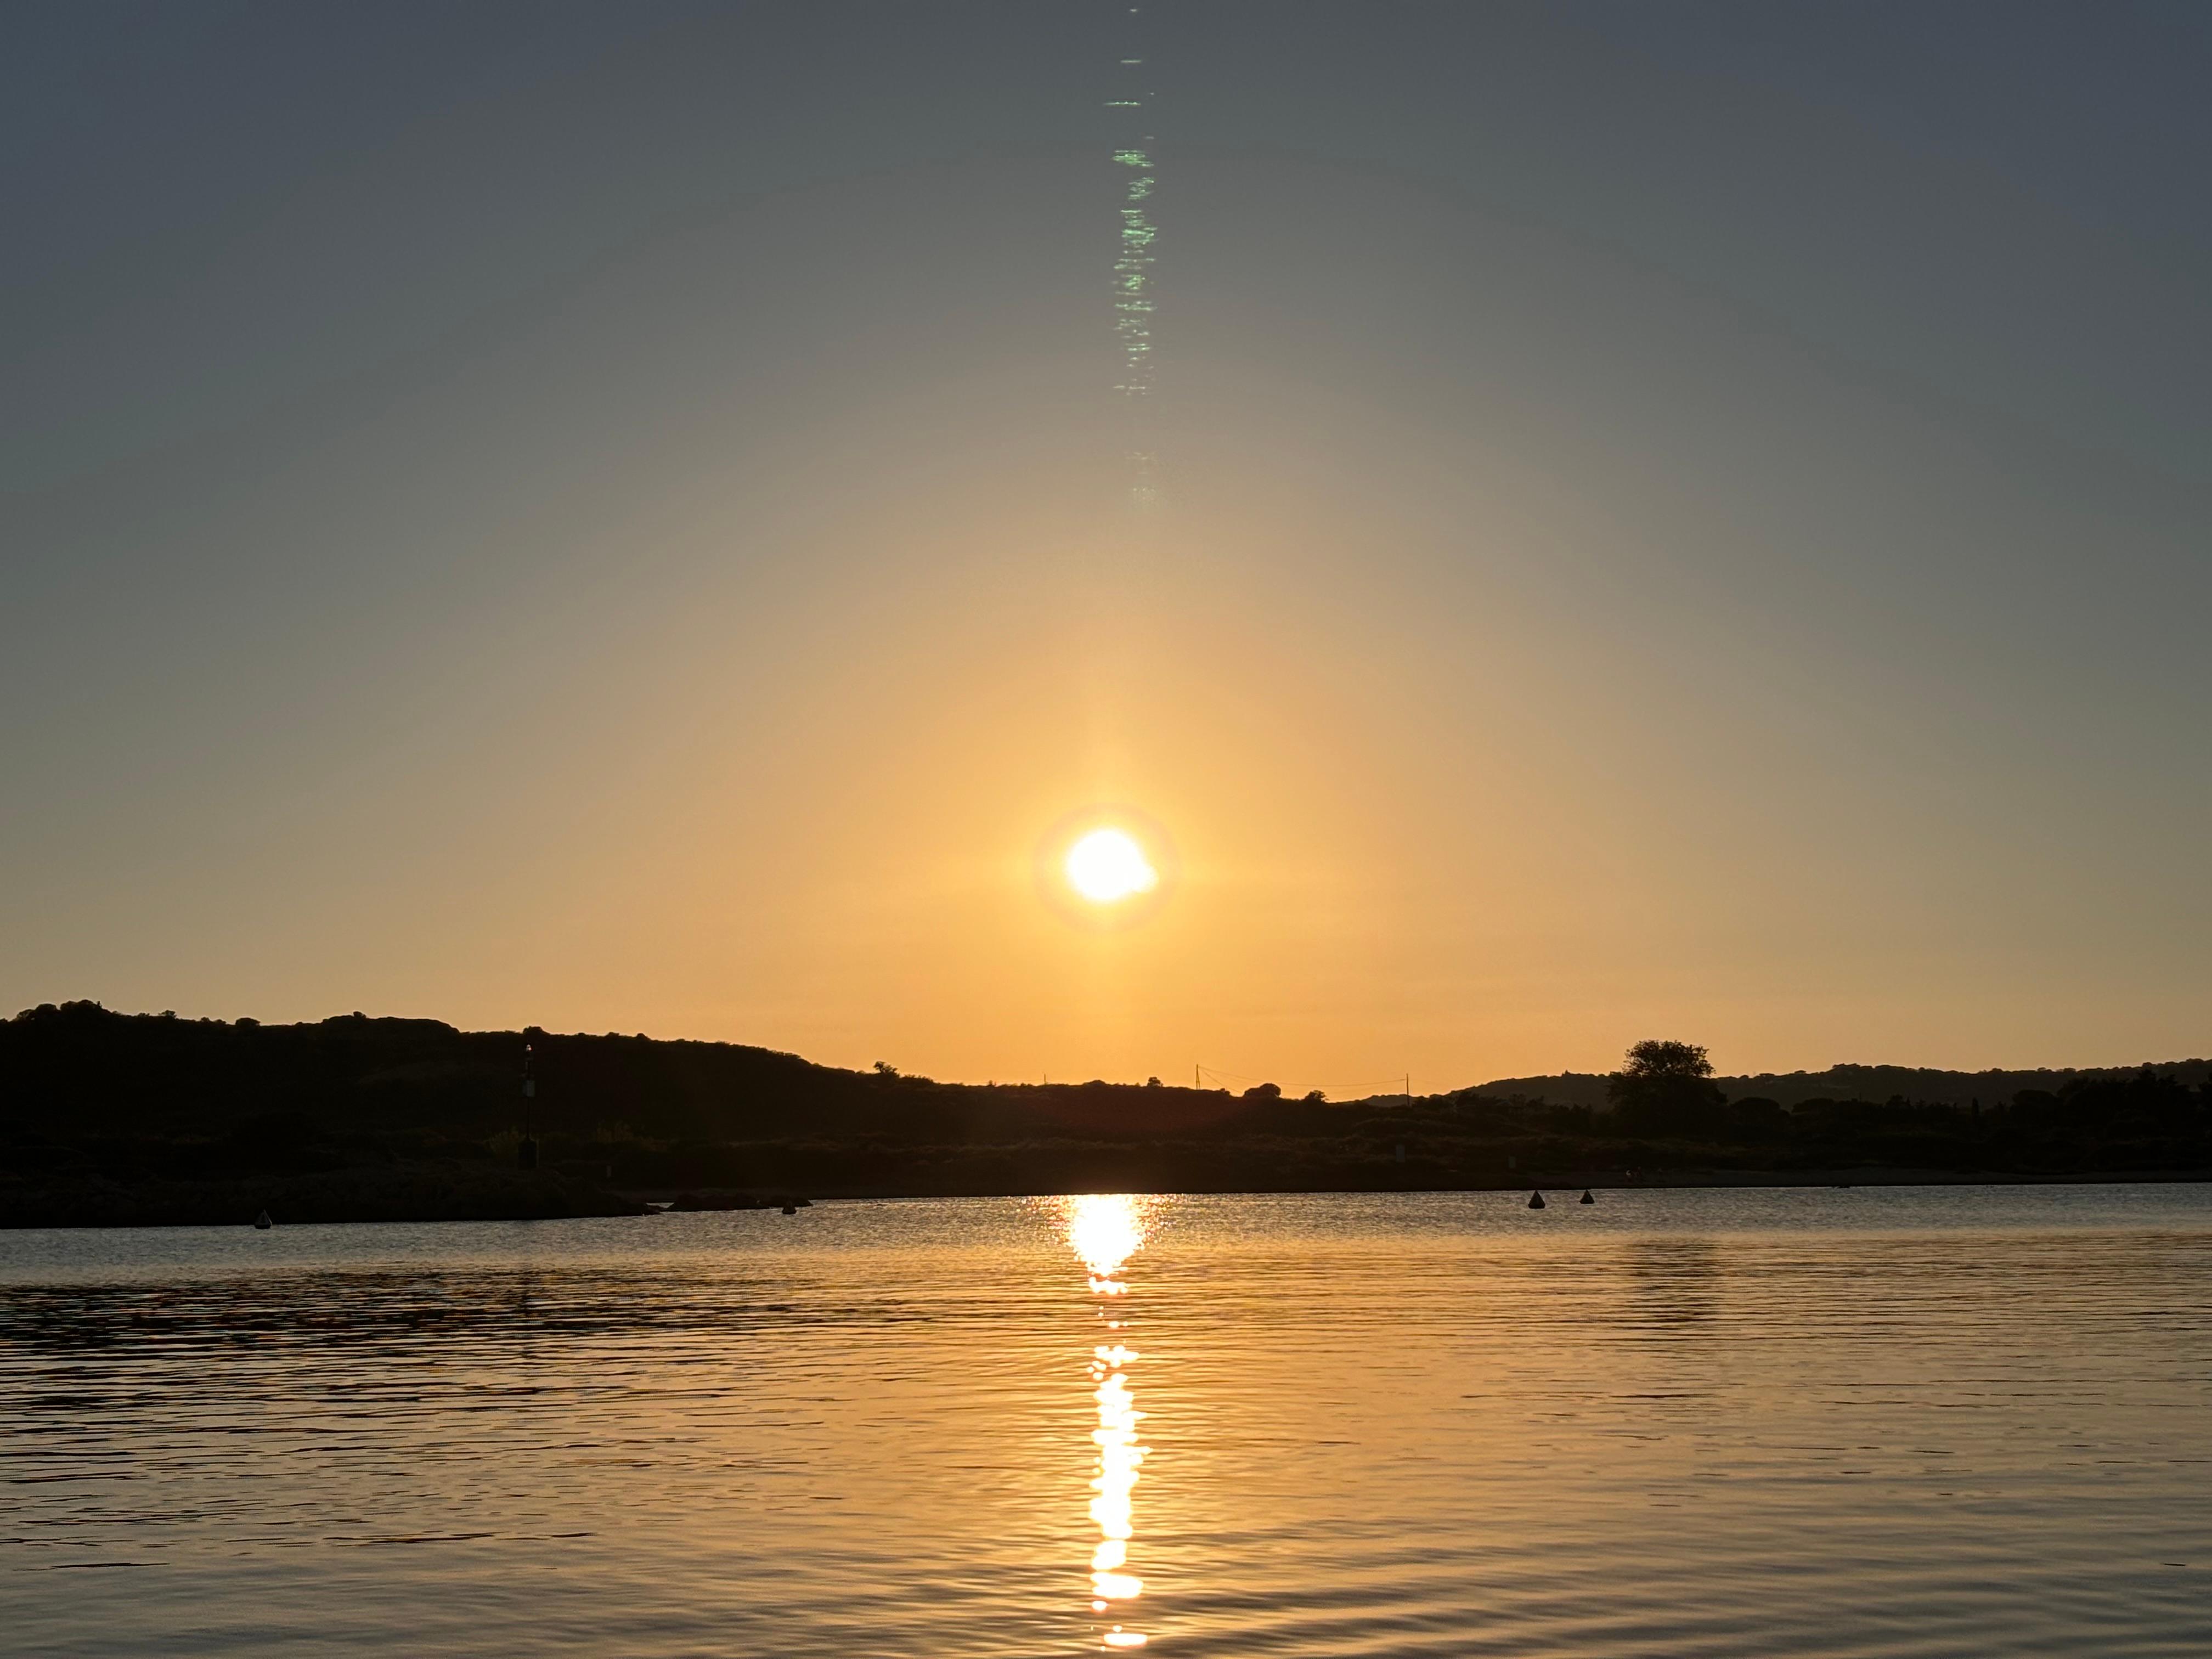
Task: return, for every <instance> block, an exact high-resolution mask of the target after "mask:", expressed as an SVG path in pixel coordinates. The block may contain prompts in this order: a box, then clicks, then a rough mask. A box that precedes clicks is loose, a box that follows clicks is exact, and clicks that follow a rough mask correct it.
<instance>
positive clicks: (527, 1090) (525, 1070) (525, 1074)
mask: <svg viewBox="0 0 2212 1659" xmlns="http://www.w3.org/2000/svg"><path fill="white" fill-rule="evenodd" d="M530 1050H531V1045H530V1044H529V1043H527V1042H526V1043H524V1044H523V1045H522V1145H520V1146H518V1147H516V1148H515V1149H514V1152H515V1161H516V1162H517V1163H518V1164H520V1165H521V1167H522V1168H524V1169H526V1170H534V1169H536V1168H537V1167H538V1143H537V1142H536V1141H534V1140H532V1139H531V1138H530V1103H531V1102H532V1101H533V1100H535V1099H537V1098H538V1079H536V1078H534V1077H532V1075H531V1074H530Z"/></svg>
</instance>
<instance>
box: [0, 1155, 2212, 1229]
mask: <svg viewBox="0 0 2212 1659" xmlns="http://www.w3.org/2000/svg"><path fill="white" fill-rule="evenodd" d="M499 1173H500V1175H501V1176H512V1177H513V1178H512V1179H511V1180H503V1181H501V1182H500V1183H499V1190H498V1191H497V1192H495V1193H487V1192H484V1191H482V1190H481V1189H479V1190H478V1191H476V1192H473V1193H466V1192H461V1191H458V1190H455V1189H454V1188H452V1187H451V1186H449V1185H446V1184H443V1183H440V1182H436V1181H435V1179H431V1180H425V1179H422V1177H421V1176H420V1175H419V1174H418V1175H417V1176H416V1178H415V1179H412V1180H407V1181H404V1182H398V1183H387V1184H386V1186H385V1188H384V1189H383V1190H380V1191H379V1192H376V1193H375V1194H373V1195H370V1194H361V1193H358V1192H356V1193H350V1194H349V1193H344V1192H332V1191H329V1190H325V1191H323V1192H321V1193H319V1194H313V1196H312V1197H308V1198H307V1201H304V1202H302V1201H301V1199H302V1197H303V1194H301V1193H300V1192H299V1191H297V1190H296V1189H295V1190H294V1191H293V1192H291V1193H290V1194H287V1193H285V1192H284V1191H283V1190H281V1188H283V1185H284V1183H267V1184H261V1183H250V1182H239V1183H237V1184H235V1185H233V1184H232V1183H229V1182H209V1183H204V1184H201V1183H191V1189H190V1190H188V1191H180V1190H176V1189H174V1188H159V1187H156V1188H138V1189H128V1188H119V1187H117V1186H115V1185H112V1184H104V1185H103V1187H102V1188H100V1190H99V1191H98V1192H97V1193H88V1192H86V1191H84V1190H82V1189H78V1190H75V1191H63V1192H55V1193H46V1194H27V1193H23V1192H21V1191H20V1190H18V1191H16V1192H13V1193H0V1233H5V1232H24V1231H77V1230H83V1229H134V1230H145V1229H152V1228H165V1227H233V1226H236V1227H246V1228H248V1229H251V1228H252V1226H253V1224H254V1219H255V1218H256V1217H257V1216H258V1215H259V1214H261V1213H263V1212H267V1213H268V1214H269V1215H270V1218H271V1220H272V1224H273V1225H274V1226H276V1227H280V1228H281V1227H289V1226H318V1225H331V1226H360V1225H372V1224H378V1223H386V1222H389V1223H398V1224H402V1225H423V1224H425V1223H431V1222H447V1221H451V1222H479V1223H480V1222H486V1221H559V1220H577V1219H587V1218H614V1217H632V1218H646V1217H648V1216H653V1215H659V1214H665V1213H674V1214H685V1213H697V1212H731V1211H761V1210H766V1211H770V1212H774V1211H777V1210H780V1209H781V1207H782V1206H785V1205H791V1206H793V1207H794V1208H801V1209H803V1208H805V1207H808V1206H810V1205H820V1204H832V1203H880V1202H902V1201H906V1202H910V1201H919V1200H931V1199H947V1198H1056V1197H1061V1196H1065V1195H1067V1194H1070V1193H1083V1192H1139V1193H1146V1194H1155V1195H1158V1196H1162V1197H1176V1196H1185V1197H1224V1198H1226V1197H1308V1198H1332V1197H1339V1198H1351V1197H1366V1196H1371V1195H1374V1194H1388V1193H1408V1194H1410V1193H1424V1194H1453V1193H1465V1194H1478V1193H1527V1192H1546V1193H1567V1192H1579V1191H1581V1190H1583V1189H1585V1188H1587V1189H1589V1190H1590V1191H1593V1192H1597V1193H1607V1192H1614V1193H1620V1192H1647V1191H1648V1192H1676V1191H1694V1190H1713V1191H1723V1190H1737V1189H1760V1188H1765V1189H1771V1190H1795V1189H1802V1190H1837V1189H1844V1188H1875V1187H1899V1188H1917V1187H2133V1186H2190V1185H2205V1184H2212V1169H2198V1170H2081V1171H2069V1172H2066V1173H2041V1172H2015V1171H2003V1170H1985V1171H1958V1170H1928V1169H1914V1168H1911V1167H1908V1166H1901V1165H1865V1166H1857V1167H1844V1168H1840V1169H1830V1170H1711V1169H1682V1170H1650V1171H1639V1172H1638V1173H1637V1174H1636V1175H1634V1176H1632V1177H1630V1178H1628V1179H1623V1178H1622V1176H1621V1173H1620V1171H1618V1170H1615V1171H1612V1172H1610V1173H1609V1174H1608V1173H1604V1172H1600V1171H1596V1170H1529V1171H1526V1172H1525V1173H1524V1174H1522V1176H1518V1177H1516V1179H1515V1180H1514V1181H1512V1182H1473V1183H1469V1182H1455V1183H1450V1184H1443V1183H1435V1184H1416V1183H1413V1182H1403V1183H1397V1184H1391V1185H1380V1184H1370V1185H1366V1186H1358V1187H1348V1186H1297V1187H1289V1186H1276V1187H1231V1186H1226V1185H1222V1186H1205V1187H1197V1186H1188V1185H1183V1186H1165V1185H1163V1186H1158V1187H1146V1186H1114V1185H1108V1184H1104V1183H1095V1184H1079V1185H1075V1186H1066V1185H1057V1184H1048V1183H1044V1182H989V1183H984V1182H977V1183H970V1184H969V1185H968V1186H967V1188H966V1189H965V1190H945V1189H940V1190H935V1191H916V1190H913V1189H912V1188H907V1187H890V1186H872V1187H860V1186H838V1185H831V1186H824V1187H816V1188H808V1189H806V1190H805V1192H804V1193H802V1192H800V1191H799V1190H796V1189H793V1188H747V1187H702V1186H690V1187H684V1188H657V1187H622V1188H605V1187H600V1186H596V1185H586V1184H583V1183H579V1182H573V1181H569V1180H567V1179H564V1178H563V1177H562V1176H558V1175H557V1174H528V1175H526V1174H525V1173H523V1172H519V1171H501V1172H499ZM288 1198H289V1200H290V1201H289V1202H288V1201H287V1200H288Z"/></svg>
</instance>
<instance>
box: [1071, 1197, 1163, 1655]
mask: <svg viewBox="0 0 2212 1659" xmlns="http://www.w3.org/2000/svg"><path fill="white" fill-rule="evenodd" d="M1150 1208H1151V1206H1150V1203H1149V1201H1148V1200H1145V1199H1141V1198H1137V1197H1133V1196H1131V1195H1130V1194H1082V1195H1080V1196H1078V1197H1074V1198H1071V1199H1069V1200H1067V1206H1066V1225H1067V1243H1068V1245H1069V1248H1071V1249H1073V1250H1074V1252H1075V1255H1076V1258H1077V1259H1078V1260H1079V1261H1081V1262H1082V1263H1083V1265H1084V1267H1085V1269H1087V1270H1088V1272H1089V1274H1090V1279H1089V1283H1090V1287H1091V1294H1092V1295H1094V1296H1097V1297H1120V1296H1126V1295H1127V1294H1128V1290H1129V1287H1128V1286H1127V1285H1126V1284H1124V1283H1122V1282H1121V1280H1120V1279H1116V1278H1115V1274H1116V1273H1119V1272H1120V1271H1121V1266H1122V1264H1123V1263H1124V1262H1126V1261H1128V1259H1129V1258H1130V1257H1131V1256H1132V1255H1135V1254H1136V1252H1137V1251H1138V1250H1139V1249H1143V1248H1144V1243H1145V1240H1146V1237H1147V1236H1148V1234H1149V1233H1150V1231H1151V1219H1152V1218H1151V1214H1150ZM1115 1311H1116V1312H1120V1311H1121V1310H1119V1309H1116V1310H1115ZM1097 1312H1098V1317H1099V1318H1100V1319H1101V1320H1102V1321H1104V1322H1105V1324H1106V1328H1107V1329H1108V1330H1109V1331H1120V1330H1121V1329H1123V1328H1125V1327H1126V1325H1127V1318H1126V1317H1123V1318H1116V1319H1109V1318H1108V1317H1107V1310H1106V1308H1105V1306H1103V1305H1102V1306H1100V1307H1099V1309H1098V1310H1097ZM1140 1357H1141V1356H1139V1353H1138V1352H1137V1351H1136V1350H1135V1349H1134V1348H1132V1347H1130V1346H1128V1345H1127V1343H1126V1342H1124V1341H1122V1340H1121V1339H1120V1338H1119V1337H1118V1336H1117V1337H1115V1338H1114V1339H1113V1340H1110V1341H1106V1342H1102V1343H1100V1344H1099V1345H1098V1346H1097V1347H1095V1348H1093V1349H1092V1350H1091V1384H1092V1389H1091V1398H1092V1399H1093V1400H1094V1401H1096V1402H1097V1407H1098V1426H1097V1428H1095V1429H1093V1430H1091V1442H1092V1443H1093V1444H1095V1445H1096V1446H1097V1448H1098V1461H1097V1466H1096V1473H1094V1474H1092V1476H1091V1491H1092V1492H1093V1493H1094V1494H1096V1495H1095V1496H1094V1497H1093V1498H1091V1523H1092V1524H1093V1525H1094V1526H1096V1527H1097V1528H1098V1542H1097V1547H1094V1548H1093V1549H1092V1551H1091V1612H1092V1613H1095V1614H1097V1615H1099V1616H1101V1617H1102V1618H1104V1617H1109V1616H1111V1615H1113V1614H1115V1613H1121V1614H1122V1616H1124V1617H1126V1616H1127V1608H1125V1607H1123V1606H1122V1605H1121V1604H1123V1603H1126V1602H1130V1601H1135V1600H1136V1599H1137V1597H1138V1596H1139V1595H1142V1594H1143V1593H1144V1589H1145V1583H1144V1580H1143V1579H1141V1578H1139V1577H1137V1576H1136V1574H1134V1573H1133V1572H1131V1571H1128V1565H1129V1541H1130V1540H1131V1539H1132V1538H1133V1537H1134V1536H1135V1535H1136V1512H1135V1504H1134V1501H1133V1497H1134V1493H1135V1491H1136V1486H1137V1471H1138V1469H1139V1467H1140V1466H1141V1465H1142V1464H1143V1463H1144V1461H1145V1447H1144V1444H1143V1443H1142V1442H1141V1441H1139V1439H1138V1438H1137V1425H1138V1424H1139V1423H1141V1422H1142V1421H1143V1420H1144V1417H1145V1414H1144V1413H1142V1412H1140V1411H1139V1410H1138V1409H1137V1404H1136V1397H1135V1395H1133V1393H1132V1392H1131V1390H1130V1388H1129V1376H1128V1372H1129V1368H1130V1366H1131V1365H1133V1364H1135V1363H1136V1361H1137V1360H1138V1359H1139V1358H1140ZM1145 1639H1146V1638H1145V1636H1144V1633H1143V1632H1140V1631H1133V1630H1129V1629H1127V1628H1126V1627H1125V1626H1122V1625H1121V1624H1118V1623H1117V1624H1114V1625H1112V1626H1110V1628H1109V1629H1107V1630H1106V1631H1104V1632H1102V1633H1101V1635H1100V1641H1101V1643H1102V1644H1103V1645H1104V1646H1107V1647H1109V1648H1139V1647H1142V1646H1144V1644H1145Z"/></svg>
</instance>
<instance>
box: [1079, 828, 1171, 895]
mask: <svg viewBox="0 0 2212 1659" xmlns="http://www.w3.org/2000/svg"><path fill="white" fill-rule="evenodd" d="M1060 868H1061V870H1062V871H1063V872H1065V873H1066V877H1067V884H1068V885H1069V886H1070V887H1073V889H1074V890H1076V891H1077V892H1079V893H1080V894H1081V895H1082V896H1084V897H1085V898H1086V899H1089V900H1090V901H1091V902H1092V903H1093V904H1118V903H1120V902H1121V901H1122V900H1123V899H1126V898H1133V897H1134V896H1136V895H1138V894H1139V893H1149V892H1151V891H1152V889H1153V888H1155V887H1157V886H1158V885H1159V884H1160V872H1158V871H1157V870H1155V869H1154V868H1152V860H1150V859H1148V858H1146V856H1145V849H1144V848H1142V847H1140V846H1139V845H1138V844H1137V838H1136V837H1135V836H1133V835H1131V834H1130V833H1129V832H1128V831H1127V830H1126V829H1093V830H1091V832H1090V833H1089V834H1088V835H1085V836H1079V837H1078V839H1077V840H1076V842H1075V844H1074V845H1073V847H1070V848H1068V849H1067V856H1066V858H1065V859H1063V860H1061V861H1060Z"/></svg>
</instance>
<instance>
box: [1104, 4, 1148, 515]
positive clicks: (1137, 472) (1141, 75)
mask: <svg viewBox="0 0 2212 1659" xmlns="http://www.w3.org/2000/svg"><path fill="white" fill-rule="evenodd" d="M1138 15H1139V11H1138V9H1137V8H1136V7H1134V6H1132V7H1131V8H1130V9H1129V16H1130V17H1131V18H1132V19H1134V18H1136V17H1137V16H1138ZM1131 33H1132V34H1133V33H1134V29H1133V27H1132V30H1131ZM1148 73H1149V72H1148V70H1146V64H1145V60H1144V58H1141V57H1137V56H1132V57H1127V58H1122V59H1121V64H1120V77H1121V89H1120V90H1119V91H1118V92H1117V93H1116V94H1115V96H1114V97H1112V98H1110V99H1109V100H1107V103H1106V107H1107V108H1109V110H1112V111H1113V112H1115V115H1116V116H1117V117H1119V118H1120V119H1119V121H1118V122H1117V124H1116V125H1118V126H1119V127H1120V129H1121V132H1122V133H1123V135H1124V137H1123V138H1122V140H1121V142H1120V143H1117V144H1116V145H1115V149H1114V163H1115V166H1116V167H1121V168H1122V169H1124V183H1123V185H1122V194H1121V246H1120V248H1119V251H1118V252H1117V253H1116V254H1115V260H1114V335H1115V340H1116V342H1117V343H1118V344H1119V346H1120V349H1121V378H1120V379H1119V380H1117V381H1116V382H1115V391H1116V392H1118V393H1120V395H1121V401H1122V404H1123V405H1124V407H1125V408H1126V410H1127V424H1128V446H1129V467H1130V479H1129V490H1130V495H1131V499H1132V500H1133V501H1136V502H1137V503H1138V504H1139V506H1143V505H1146V504H1148V503H1150V502H1152V501H1155V500H1157V499H1158V495H1159V483H1158V477H1157V476H1156V474H1157V472H1158V465H1157V459H1156V457H1155V454H1154V452H1153V447H1152V429H1151V422H1150V420H1149V418H1148V411H1147V409H1146V404H1148V403H1149V402H1150V400H1151V398H1152V262H1153V258H1154V256H1153V252H1152V247H1153V244H1154V243H1155V242H1156V241H1157V240H1158V237H1159V228H1158V226H1157V225H1155V224H1154V223H1153V222H1152V209H1151V205H1150V204H1151V202H1152V191H1153V190H1154V188H1155V186H1156V185H1158V168H1157V167H1155V166H1154V165H1153V160H1152V143H1153V137H1152V130H1151V129H1152V98H1153V94H1152V90H1151V88H1149V87H1148V86H1147V85H1146V80H1147V77H1148Z"/></svg>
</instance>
